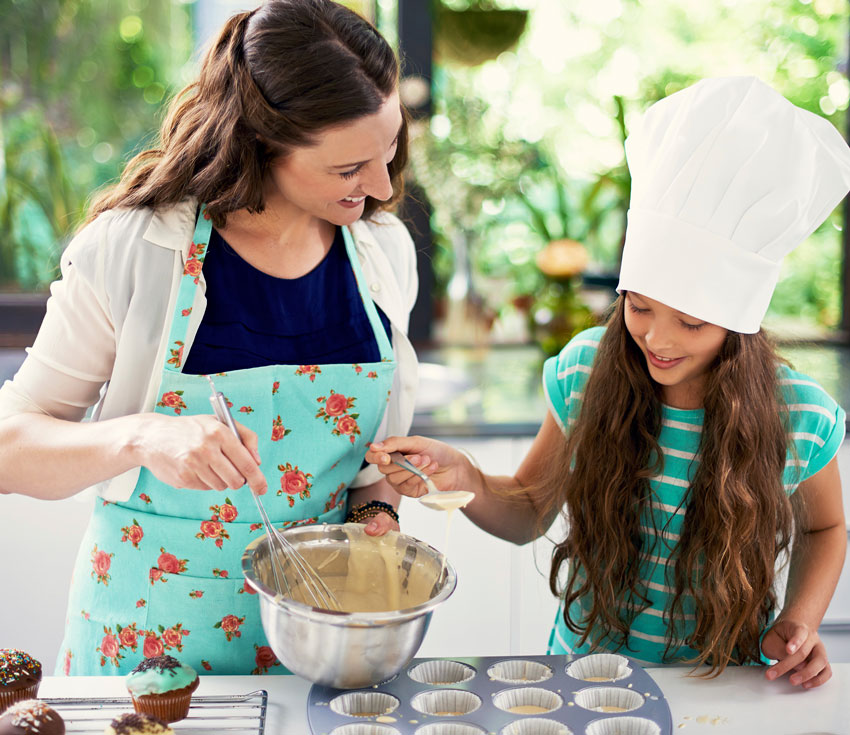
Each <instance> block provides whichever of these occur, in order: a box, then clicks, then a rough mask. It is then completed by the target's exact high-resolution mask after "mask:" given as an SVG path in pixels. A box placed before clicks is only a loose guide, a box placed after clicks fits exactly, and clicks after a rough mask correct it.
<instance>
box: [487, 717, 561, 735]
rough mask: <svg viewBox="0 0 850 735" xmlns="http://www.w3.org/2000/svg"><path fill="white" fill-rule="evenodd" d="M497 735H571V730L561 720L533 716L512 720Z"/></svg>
mask: <svg viewBox="0 0 850 735" xmlns="http://www.w3.org/2000/svg"><path fill="white" fill-rule="evenodd" d="M499 735H572V731H571V730H570V728H568V727H567V726H566V725H565V724H564V723H563V722H556V721H555V720H547V719H544V718H540V717H534V718H532V719H530V720H518V721H517V722H512V723H511V724H510V725H508V726H507V727H504V728H502V731H501V733H499Z"/></svg>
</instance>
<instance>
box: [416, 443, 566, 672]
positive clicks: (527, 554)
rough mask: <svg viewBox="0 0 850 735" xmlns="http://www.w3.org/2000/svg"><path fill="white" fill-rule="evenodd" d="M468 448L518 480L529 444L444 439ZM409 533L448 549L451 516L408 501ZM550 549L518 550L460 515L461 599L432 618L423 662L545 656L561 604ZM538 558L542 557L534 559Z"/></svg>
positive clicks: (453, 555)
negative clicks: (553, 585) (551, 575)
mask: <svg viewBox="0 0 850 735" xmlns="http://www.w3.org/2000/svg"><path fill="white" fill-rule="evenodd" d="M445 441H446V442H447V443H449V444H451V445H453V446H455V447H459V448H462V449H465V450H466V451H468V452H469V453H470V454H471V455H472V456H473V457H474V458H475V459H476V461H477V462H478V464H479V465H480V466H481V468H482V469H483V470H484V471H486V472H488V473H490V474H496V475H501V474H513V472H514V470H515V469H516V468H517V467H518V466H519V463H520V462H521V460H522V458H523V457H524V456H525V453H526V451H527V450H528V447H529V446H530V445H531V441H532V440H531V438H520V439H510V438H495V439H472V440H471V439H465V438H457V439H451V438H449V439H446V440H445ZM400 515H401V525H402V531H404V533H407V534H410V535H411V536H415V537H416V538H419V539H421V540H423V541H426V542H427V543H429V544H431V545H432V546H434V547H435V548H437V549H439V550H440V551H443V550H445V548H446V516H445V513H442V512H440V511H434V510H429V509H428V508H425V507H423V506H422V505H420V504H419V503H416V502H414V501H412V500H409V499H405V500H404V501H403V503H402V506H401V510H400ZM551 549H552V545H551V543H549V542H548V541H546V540H545V539H541V540H539V541H537V542H535V543H534V544H528V545H526V546H522V547H520V546H515V545H514V544H510V543H508V542H507V541H502V540H501V539H498V538H495V537H494V536H490V535H489V534H487V533H485V532H484V531H482V530H480V529H479V528H478V527H476V526H475V525H474V524H473V523H471V522H470V521H469V520H467V518H466V516H464V515H462V514H461V513H455V514H454V516H453V517H452V521H451V529H450V533H449V538H448V550H447V556H448V558H449V561H450V562H451V564H452V565H453V566H454V567H455V569H456V571H457V575H458V584H457V589H456V590H455V593H454V594H453V595H452V597H450V598H449V599H448V601H446V602H445V603H444V604H443V605H442V606H441V607H440V608H438V609H437V610H436V611H435V612H434V615H433V617H432V619H431V626H430V629H429V631H428V634H427V636H426V637H425V641H424V643H423V644H422V648H421V649H420V651H419V654H418V655H420V656H498V655H510V654H535V653H536V654H540V653H544V652H545V650H546V642H547V641H548V638H549V630H550V628H551V625H552V620H553V619H554V616H555V611H556V610H557V602H556V600H555V598H554V597H553V596H552V595H551V593H550V592H549V589H548V569H549V561H550V559H551ZM535 557H536V558H535Z"/></svg>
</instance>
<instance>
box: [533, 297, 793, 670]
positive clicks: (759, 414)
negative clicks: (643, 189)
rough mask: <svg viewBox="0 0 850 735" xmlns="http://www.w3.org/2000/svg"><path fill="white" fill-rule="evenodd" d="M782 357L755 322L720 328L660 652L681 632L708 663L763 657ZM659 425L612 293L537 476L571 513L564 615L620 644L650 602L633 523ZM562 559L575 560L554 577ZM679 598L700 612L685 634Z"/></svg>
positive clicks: (656, 406) (778, 490)
mask: <svg viewBox="0 0 850 735" xmlns="http://www.w3.org/2000/svg"><path fill="white" fill-rule="evenodd" d="M778 362H779V358H778V357H777V356H776V353H775V351H774V348H773V345H772V343H771V342H770V341H769V339H768V338H767V337H766V335H765V334H764V333H763V332H759V333H758V334H737V333H734V332H729V334H728V336H727V338H726V341H725V343H724V344H723V346H722V347H721V350H720V353H719V355H718V356H717V358H716V360H715V362H714V364H713V365H712V366H711V368H710V372H709V375H708V379H707V385H706V390H705V399H704V408H705V418H704V423H703V430H702V437H701V440H700V450H699V453H700V458H699V466H698V467H697V469H696V472H695V475H694V478H693V481H692V483H691V486H690V489H689V491H688V493H687V496H686V498H685V501H684V502H685V504H686V514H685V518H684V523H683V528H682V532H681V537H680V540H679V541H678V542H677V544H676V547H675V551H674V552H673V553H672V554H671V564H673V562H672V560H673V559H675V566H674V567H673V569H672V570H671V569H670V568H669V567H668V571H667V578H668V581H667V584H668V585H669V586H671V587H673V589H674V590H675V591H674V593H673V595H672V599H671V602H670V607H669V609H667V610H666V611H665V619H666V620H667V621H668V633H667V645H666V649H665V657H668V658H669V657H671V656H672V652H674V651H675V649H676V648H678V647H679V646H681V645H687V646H690V647H692V648H694V649H696V650H697V651H698V652H699V654H698V656H697V657H695V658H693V659H690V660H689V663H693V664H694V665H697V664H708V665H709V666H710V669H709V671H708V675H716V674H719V673H720V672H721V671H723V669H724V668H725V667H726V665H727V664H729V663H739V664H741V663H747V662H757V661H759V660H760V650H759V641H760V635H761V632H762V630H763V629H764V627H765V626H766V625H767V623H768V621H769V616H770V614H771V612H772V611H773V609H774V608H775V606H776V603H777V598H776V592H775V590H774V585H773V582H774V571H775V564H776V560H777V557H778V556H779V555H780V554H781V553H782V552H784V551H785V550H787V548H788V545H789V542H790V539H791V533H792V525H793V524H792V518H793V513H792V509H791V503H790V500H789V498H788V496H787V495H786V493H785V491H784V488H783V479H782V475H783V470H784V468H785V461H786V451H787V449H788V441H789V440H788V438H787V436H786V431H787V412H786V411H785V409H784V401H782V400H781V395H780V387H779V384H778V378H777V366H778ZM660 429H661V393H660V388H659V385H658V384H657V383H655V381H653V380H652V379H651V377H650V375H649V373H648V370H647V368H646V361H645V359H644V357H643V354H642V353H641V352H640V350H639V348H638V347H637V345H636V344H635V342H634V340H633V339H632V338H631V336H630V335H629V333H628V331H627V329H626V326H625V320H624V298H623V296H621V297H620V299H619V300H618V302H617V303H616V304H615V307H614V310H613V313H612V316H611V318H610V319H609V321H608V325H607V330H606V333H605V335H604V336H603V337H602V339H601V341H600V344H599V349H598V352H597V355H596V358H595V361H594V363H593V371H592V373H591V375H590V377H589V379H588V381H587V385H586V388H585V392H584V396H583V400H582V406H581V411H580V414H579V416H578V419H577V421H576V423H575V424H574V425H573V426H572V427H571V431H570V433H569V436H568V438H567V439H566V441H565V442H564V445H563V451H562V454H561V456H560V457H558V458H557V461H555V462H553V464H552V467H551V469H550V470H549V473H548V474H549V476H548V477H547V478H546V479H545V480H544V481H543V482H542V485H541V486H542V487H547V488H548V489H549V492H550V493H551V496H550V498H549V500H550V502H549V506H548V512H551V510H552V509H553V508H555V507H558V508H564V512H565V514H566V516H567V523H568V534H567V538H566V539H565V540H564V541H563V542H561V543H559V544H558V545H557V546H556V547H555V549H554V551H553V561H552V569H551V573H550V578H549V583H550V587H551V589H552V591H553V593H555V594H559V593H563V594H564V597H565V605H564V611H565V612H564V618H565V622H566V624H567V626H568V628H569V629H570V630H571V631H572V632H574V633H576V634H577V635H578V636H579V645H581V644H584V643H585V642H588V641H589V642H590V644H591V645H592V646H594V647H599V646H602V645H603V644H604V645H605V647H606V648H609V649H610V648H620V647H624V648H626V649H628V646H629V630H630V628H631V624H632V621H633V620H634V618H635V616H636V615H637V614H638V613H639V612H641V611H642V610H643V609H645V608H646V607H648V606H649V605H650V598H651V595H652V594H653V593H652V592H651V591H650V590H647V589H646V588H645V586H644V585H642V584H641V580H640V577H641V574H640V566H641V559H642V557H643V556H645V555H648V554H653V553H657V551H654V550H653V548H645V545H644V543H643V541H642V533H641V530H640V527H641V525H642V522H646V519H647V517H651V516H652V515H653V514H652V513H651V508H652V502H653V500H652V493H651V490H650V478H652V477H653V476H655V475H657V474H660V473H661V470H662V465H663V455H662V453H661V449H660V447H659V444H658V436H659V432H660ZM571 465H572V470H571V471H570V472H564V468H565V467H570V466H571ZM545 512H547V511H544V513H545ZM549 517H551V516H549ZM661 530H663V529H656V531H657V532H658V537H659V538H660V531H661ZM657 543H664V542H663V541H658V542H657ZM656 548H657V547H656ZM564 562H569V563H570V566H571V569H570V573H569V574H568V575H567V580H566V584H565V585H563V589H562V585H561V583H560V580H561V575H560V574H559V572H560V569H561V565H562V564H564ZM577 601H580V602H581V603H582V604H583V605H584V609H583V615H582V617H581V618H580V619H573V618H572V616H571V613H570V604H571V603H573V602H577ZM686 609H687V612H688V614H690V613H693V614H695V618H696V620H695V627H694V629H693V632H692V633H691V634H690V635H685V634H684V629H683V621H684V619H685V612H686Z"/></svg>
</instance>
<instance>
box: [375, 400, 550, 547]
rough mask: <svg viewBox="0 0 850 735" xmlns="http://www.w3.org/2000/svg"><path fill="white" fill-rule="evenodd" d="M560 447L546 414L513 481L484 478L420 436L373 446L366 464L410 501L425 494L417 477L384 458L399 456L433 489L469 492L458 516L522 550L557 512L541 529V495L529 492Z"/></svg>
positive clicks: (439, 444) (542, 492)
mask: <svg viewBox="0 0 850 735" xmlns="http://www.w3.org/2000/svg"><path fill="white" fill-rule="evenodd" d="M563 441H564V438H563V434H562V433H561V430H560V428H559V427H558V424H557V423H556V422H555V420H554V419H553V418H552V416H551V414H547V415H546V419H545V420H544V422H543V425H542V426H541V427H540V431H539V432H538V434H537V437H536V438H535V439H534V443H533V444H532V445H531V448H530V449H529V451H528V454H527V455H526V456H525V459H523V461H522V464H521V465H520V467H519V469H518V470H517V472H516V474H515V475H513V476H494V475H487V474H485V473H483V472H482V471H480V470H479V469H478V468H477V467H475V466H474V465H473V463H472V462H471V461H470V460H469V458H468V457H467V456H466V455H464V454H462V453H461V452H459V451H458V450H456V449H453V448H452V447H450V446H449V445H448V444H444V443H443V442H439V441H435V440H433V439H426V438H424V437H421V436H409V437H389V438H387V439H385V440H384V441H382V442H373V443H372V446H371V447H370V449H369V452H368V453H367V454H366V459H367V461H369V462H371V463H373V464H375V465H377V466H378V469H380V471H381V472H383V473H384V475H386V478H387V480H388V482H389V484H390V485H391V486H392V487H393V488H394V489H395V490H396V492H399V493H401V494H402V495H409V496H410V497H414V498H415V497H419V496H420V495H424V494H425V492H426V488H425V486H424V483H423V482H422V481H421V480H420V479H419V478H418V477H416V476H415V475H413V474H411V473H410V472H408V471H407V470H404V469H402V468H401V467H398V466H397V465H395V464H392V463H391V462H390V458H389V453H390V452H401V453H402V454H404V455H405V456H406V457H407V459H408V460H409V461H411V462H413V464H415V465H416V466H417V467H419V468H420V469H422V470H423V471H424V472H426V473H427V474H428V475H429V476H430V477H431V479H432V480H433V481H434V484H435V485H436V486H437V488H438V489H440V490H470V491H472V492H474V493H475V498H474V499H473V500H472V502H471V503H469V505H467V506H466V507H465V508H464V509H463V512H464V513H466V515H467V517H468V518H469V519H470V520H471V521H472V522H473V523H475V525H476V526H478V527H479V528H481V529H483V530H484V531H487V532H488V533H490V534H492V535H494V536H498V537H499V538H503V539H505V540H506V541H512V542H513V543H516V544H524V543H527V542H528V541H532V540H534V539H535V538H537V537H538V536H540V535H541V534H542V533H543V532H545V530H546V529H547V528H548V526H549V525H550V524H551V522H552V521H553V520H554V517H555V515H556V514H557V511H558V510H559V508H554V509H552V511H551V512H550V513H549V514H548V515H547V517H546V518H544V519H543V522H542V523H540V522H538V518H539V516H540V514H541V513H542V510H543V502H544V495H545V489H544V488H535V487H534V486H535V484H536V482H538V480H539V478H540V477H541V476H542V470H543V468H545V467H546V466H547V463H548V462H551V461H552V458H553V457H558V456H560V453H559V451H558V450H559V449H560V446H561V444H562V443H563ZM532 488H533V490H532V491H529V489H532Z"/></svg>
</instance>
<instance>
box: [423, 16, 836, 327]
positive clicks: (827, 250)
mask: <svg viewBox="0 0 850 735" xmlns="http://www.w3.org/2000/svg"><path fill="white" fill-rule="evenodd" d="M443 1H444V2H447V4H451V5H452V6H453V7H458V8H460V7H462V6H464V2H465V0H451V3H448V0H443ZM499 5H500V6H501V7H508V6H511V5H513V6H516V7H532V12H531V15H530V20H529V26H528V28H527V29H526V31H525V33H524V35H523V37H522V39H521V40H520V43H519V46H518V47H517V49H516V51H515V52H508V53H504V54H502V55H501V56H500V57H499V58H498V59H496V60H494V61H491V62H488V63H486V64H484V65H482V66H480V67H477V68H472V69H463V68H457V67H452V69H451V73H450V74H446V72H445V70H440V69H438V70H437V75H436V83H435V99H434V101H435V112H436V113H437V114H436V117H435V119H434V121H433V124H432V126H431V130H430V131H425V133H424V134H423V135H421V136H420V137H419V138H418V139H417V140H416V141H415V146H418V147H420V152H419V153H418V154H417V155H418V165H417V166H416V167H415V173H416V175H417V176H418V177H419V176H423V177H424V184H423V185H424V187H425V189H426V191H427V192H428V195H429V198H431V199H432V202H433V203H434V207H435V214H434V218H433V222H434V228H435V231H436V232H437V235H438V238H439V242H440V243H441V247H442V248H443V251H444V253H443V254H442V255H441V258H442V262H443V263H444V264H446V263H448V264H450V263H451V259H452V257H453V256H454V254H455V251H456V250H457V242H458V241H459V240H463V243H464V246H463V249H465V251H466V253H467V254H466V255H465V256H464V257H465V259H466V260H468V262H469V263H470V264H471V266H472V274H471V278H470V280H471V281H472V282H473V283H475V282H476V280H477V281H478V282H479V291H482V292H483V291H487V290H488V288H487V285H486V281H487V280H488V279H500V280H501V281H502V282H504V281H508V283H509V290H508V294H509V296H511V295H517V294H528V293H533V292H535V290H537V289H538V288H540V280H539V277H538V274H537V273H536V269H535V267H534V256H535V254H536V252H537V251H538V250H539V249H540V248H541V247H542V245H543V244H545V242H546V241H547V240H550V239H554V238H557V237H563V236H565V235H566V236H569V237H570V238H572V239H577V240H580V241H581V242H582V243H583V244H584V245H585V246H586V247H587V248H588V251H589V253H590V257H591V266H590V267H591V269H593V270H602V271H616V270H617V269H618V267H619V257H620V250H621V246H622V239H623V234H624V230H625V213H626V210H627V208H628V200H629V195H630V177H629V174H628V169H627V167H626V165H625V157H624V153H623V141H624V139H625V137H626V135H627V133H628V129H629V125H630V123H631V121H633V120H634V119H635V118H636V117H637V116H638V115H640V114H641V112H642V111H643V110H645V109H646V108H647V107H648V106H649V105H651V104H652V103H653V102H655V101H657V100H659V99H661V98H663V97H665V96H667V95H669V94H672V93H673V92H676V91H678V90H680V89H682V88H684V87H686V86H688V85H689V84H692V83H693V82H695V81H697V80H698V79H700V78H703V77H707V76H724V75H738V74H755V75H756V76H758V77H760V78H761V79H763V80H764V81H766V82H767V83H769V84H771V85H772V86H773V87H775V88H776V89H777V90H778V91H780V92H781V93H783V94H784V95H785V96H786V97H788V99H790V100H791V101H792V102H793V103H795V104H797V105H799V106H800V107H803V108H805V109H808V110H810V111H812V112H815V113H816V114H819V115H822V116H824V117H826V118H827V119H829V120H830V121H831V122H832V123H833V124H834V125H835V126H836V127H837V128H838V129H839V130H843V129H844V124H845V116H846V111H847V107H848V100H850V84H848V82H847V78H846V76H845V74H844V73H843V71H841V69H842V68H843V67H844V66H845V65H846V61H845V59H844V56H845V54H846V48H845V46H846V34H847V19H848V13H847V4H846V2H845V0H737V2H734V3H730V2H720V3H706V2H705V1H704V0H680V1H679V2H676V3H641V2H637V1H636V0H630V1H626V0H619V2H592V1H589V2H584V1H579V2H574V3H562V2H558V0H539V1H538V2H535V3H525V2H520V1H519V0H517V1H516V2H500V3H499ZM517 167H519V171H517V172H516V173H514V171H515V169H516V168H517ZM450 179H451V181H450ZM839 221H840V212H837V213H835V214H833V216H832V218H831V221H830V222H829V223H828V224H827V225H825V226H824V228H822V230H821V232H819V233H817V234H816V235H815V236H813V237H812V238H811V239H810V241H809V242H807V243H805V244H804V245H802V246H801V247H800V248H799V249H798V250H797V251H795V253H794V254H793V255H792V256H791V257H790V258H788V259H787V262H786V266H785V268H784V270H783V277H782V280H781V281H780V284H779V286H778V288H777V290H776V295H775V298H774V300H773V304H772V306H771V313H772V314H773V315H774V316H780V317H781V316H785V315H798V316H799V315H802V316H804V317H805V318H806V319H809V320H812V321H814V322H816V323H818V324H820V325H823V326H827V327H831V326H835V324H836V323H837V319H838V315H839V304H840V283H839V278H840V272H841V268H840V263H841V249H840V244H839V238H840V235H839V232H838V231H837V229H836V226H837V224H838V222H839ZM461 231H462V235H459V234H458V233H460V232H461ZM443 272H444V273H445V274H446V277H450V276H451V268H450V267H447V268H444V271H443ZM502 292H503V293H504V288H503V289H502ZM505 301H507V299H504V297H503V302H502V303H504V302H505ZM491 305H492V306H494V307H496V308H498V307H499V306H500V304H491Z"/></svg>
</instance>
